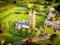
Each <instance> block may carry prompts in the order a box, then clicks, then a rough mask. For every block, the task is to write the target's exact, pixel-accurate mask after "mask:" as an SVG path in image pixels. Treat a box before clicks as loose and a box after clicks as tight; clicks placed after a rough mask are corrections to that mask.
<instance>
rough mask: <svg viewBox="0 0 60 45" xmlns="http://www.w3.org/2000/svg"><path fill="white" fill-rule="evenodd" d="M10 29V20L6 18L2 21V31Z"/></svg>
mask: <svg viewBox="0 0 60 45" xmlns="http://www.w3.org/2000/svg"><path fill="white" fill-rule="evenodd" d="M8 30H9V25H8V22H7V21H6V20H5V19H4V20H2V21H1V31H2V32H3V33H5V32H7V31H8Z"/></svg>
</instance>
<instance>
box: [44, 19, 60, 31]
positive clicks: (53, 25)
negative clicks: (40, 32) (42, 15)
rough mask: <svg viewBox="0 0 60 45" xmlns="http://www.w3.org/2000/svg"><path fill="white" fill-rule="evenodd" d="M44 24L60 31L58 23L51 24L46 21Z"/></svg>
mask: <svg viewBox="0 0 60 45" xmlns="http://www.w3.org/2000/svg"><path fill="white" fill-rule="evenodd" d="M44 23H45V24H47V25H50V26H52V27H54V28H55V29H58V30H59V29H60V24H57V23H56V22H51V21H49V20H45V22H44Z"/></svg>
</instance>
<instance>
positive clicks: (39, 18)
mask: <svg viewBox="0 0 60 45" xmlns="http://www.w3.org/2000/svg"><path fill="white" fill-rule="evenodd" d="M18 11H19V12H23V14H16V13H15V12H18ZM27 11H28V10H27V9H26V8H25V7H18V6H16V7H14V8H11V9H9V10H6V11H3V12H1V13H0V21H1V20H3V19H5V20H6V21H8V23H9V28H10V29H9V31H11V32H8V33H7V34H8V35H7V34H3V35H2V37H3V38H4V39H6V40H8V42H14V41H17V40H21V39H22V38H23V37H24V34H25V33H24V31H18V30H15V29H14V27H15V22H16V21H18V20H19V21H20V20H26V21H29V14H26V13H25V12H27ZM44 20H45V16H44V15H38V14H37V15H36V22H35V23H36V27H40V26H42V25H43V22H44ZM12 32H13V33H12ZM46 32H47V33H48V34H51V33H53V29H52V28H48V27H47V28H46ZM20 35H22V37H21V36H20ZM6 37H8V38H6Z"/></svg>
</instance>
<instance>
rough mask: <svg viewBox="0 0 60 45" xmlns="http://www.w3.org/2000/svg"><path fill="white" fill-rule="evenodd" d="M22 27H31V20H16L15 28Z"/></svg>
mask: <svg viewBox="0 0 60 45" xmlns="http://www.w3.org/2000/svg"><path fill="white" fill-rule="evenodd" d="M21 28H29V22H26V21H25V20H23V21H16V25H15V29H18V30H20V29H21Z"/></svg>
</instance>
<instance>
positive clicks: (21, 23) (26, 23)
mask: <svg viewBox="0 0 60 45" xmlns="http://www.w3.org/2000/svg"><path fill="white" fill-rule="evenodd" d="M16 24H17V25H29V22H22V21H20V22H19V21H17V22H16Z"/></svg>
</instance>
